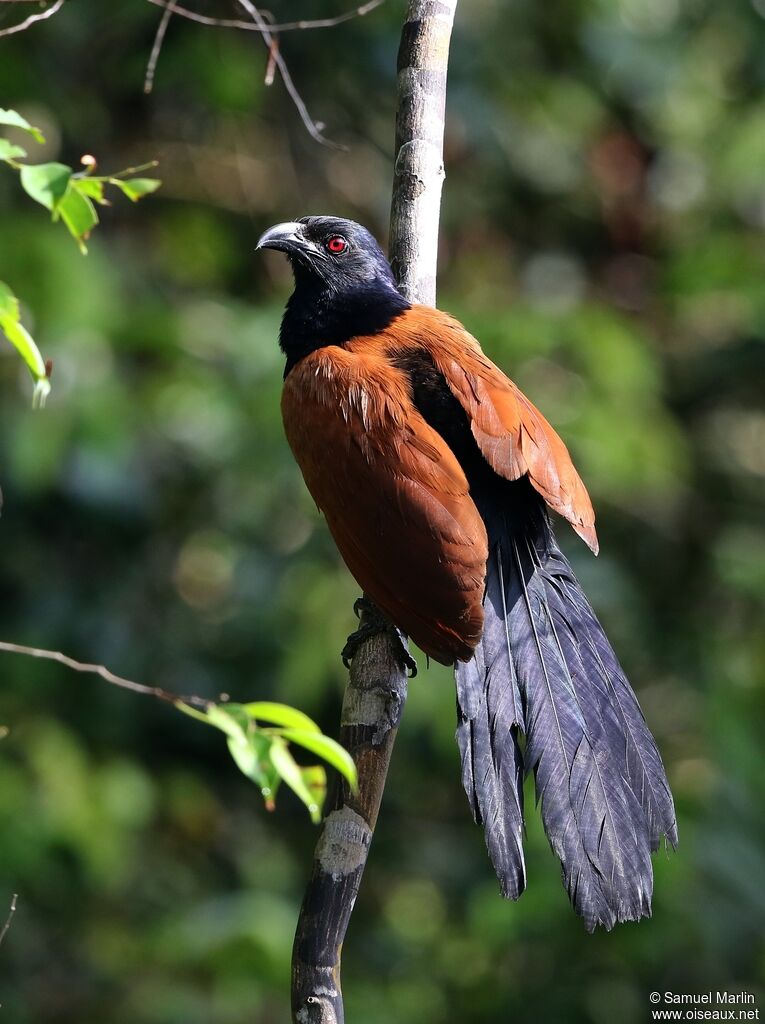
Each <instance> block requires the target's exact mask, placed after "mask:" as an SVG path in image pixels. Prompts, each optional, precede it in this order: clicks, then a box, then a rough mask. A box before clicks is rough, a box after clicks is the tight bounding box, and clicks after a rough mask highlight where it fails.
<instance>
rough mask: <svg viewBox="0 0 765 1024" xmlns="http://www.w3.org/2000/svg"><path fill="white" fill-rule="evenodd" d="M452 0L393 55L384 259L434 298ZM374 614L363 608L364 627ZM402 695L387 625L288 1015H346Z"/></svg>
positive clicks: (316, 870) (356, 698)
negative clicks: (358, 902)
mask: <svg viewBox="0 0 765 1024" xmlns="http://www.w3.org/2000/svg"><path fill="white" fill-rule="evenodd" d="M456 7H457V0H438V2H435V3H434V2H433V0H409V5H408V10H407V17H406V22H405V24H404V27H403V30H402V33H401V46H400V49H399V56H398V69H399V76H398V112H397V115H396V153H397V156H396V164H395V173H394V182H393V202H392V209H391V241H390V253H391V264H392V266H393V268H394V271H395V273H396V277H397V280H398V281H399V284H400V286H401V289H402V291H403V292H404V294H405V295H406V296H407V298H408V299H410V300H411V301H413V302H425V303H430V304H432V303H434V302H435V296H436V260H437V252H438V222H439V212H440V197H441V189H442V185H443V180H444V169H443V132H444V111H445V104H446V77H447V63H448V57H449V41H450V38H451V29H452V23H453V21H454V12H455V10H456ZM375 615H379V613H378V612H375V610H374V609H367V610H365V612H364V615H363V616H362V623H361V624H362V627H363V626H364V625H365V623H366V621H368V619H369V618H374V616H375ZM406 696H407V679H406V671H405V668H404V667H403V666H402V664H401V648H400V643H399V641H398V639H397V638H396V637H394V636H393V635H392V633H391V632H390V631H385V632H382V633H377V634H376V635H373V636H372V637H370V638H369V639H368V640H366V641H364V642H363V643H362V644H361V645H360V646H359V648H358V650H357V652H356V655H355V656H354V658H353V662H352V664H351V671H350V677H349V680H348V685H347V687H346V691H345V698H344V700H343V714H342V722H341V729H340V742H341V743H342V744H343V745H344V746H345V747H346V749H347V750H349V751H350V752H351V754H352V755H353V757H354V760H355V761H356V766H357V768H358V772H359V790H358V793H357V794H356V795H354V794H353V793H351V792H350V791H349V790H348V788H347V786H345V785H343V784H339V783H338V785H337V788H336V791H335V794H334V799H333V800H332V801H331V802H330V803H329V805H328V806H330V807H331V810H330V812H329V814H328V815H327V817H326V818H325V820H324V823H323V826H322V831H321V834H320V836H319V841H318V844H317V846H316V852H315V855H314V862H313V869H312V873H311V878H310V881H309V883H308V888H307V890H306V894H305V897H304V899H303V905H302V907H301V910H300V917H299V920H298V927H297V933H296V935H295V945H294V947H293V952H292V1020H293V1024H343V1021H344V1019H345V1015H344V1009H343V998H342V991H341V984H340V957H341V951H342V945H343V941H344V939H345V933H346V931H347V928H348V924H349V922H350V918H351V913H352V911H353V905H354V901H355V899H356V896H357V894H358V891H359V887H360V885H361V878H362V874H363V872H364V867H365V865H366V861H367V856H368V854H369V846H370V843H371V841H372V837H373V835H374V830H375V825H376V824H377V815H378V811H379V809H380V803H381V801H382V796H383V792H384V789H385V780H386V777H387V773H388V766H389V764H390V758H391V754H392V752H393V744H394V741H395V738H396V732H397V729H398V724H399V721H400V719H401V714H402V712H403V708H404V703H405V701H406Z"/></svg>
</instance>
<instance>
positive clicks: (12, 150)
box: [0, 139, 27, 160]
mask: <svg viewBox="0 0 765 1024" xmlns="http://www.w3.org/2000/svg"><path fill="white" fill-rule="evenodd" d="M26 155H27V152H26V150H25V149H22V148H21V146H16V145H15V144H14V143H13V142H11V141H10V140H9V139H0V160H17V159H18V158H19V157H22V156H26Z"/></svg>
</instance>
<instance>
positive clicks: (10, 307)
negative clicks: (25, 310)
mask: <svg viewBox="0 0 765 1024" xmlns="http://www.w3.org/2000/svg"><path fill="white" fill-rule="evenodd" d="M3 317H10V319H11V320H13V321H17V320H19V319H20V318H21V313H20V312H19V300H18V299H17V298H16V296H15V295H14V294H13V292H12V291H11V289H10V288H9V287H8V285H7V284H5V283H4V282H3V281H0V319H2V318H3Z"/></svg>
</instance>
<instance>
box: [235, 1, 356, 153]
mask: <svg viewBox="0 0 765 1024" xmlns="http://www.w3.org/2000/svg"><path fill="white" fill-rule="evenodd" d="M237 3H238V4H239V6H240V7H242V8H244V10H245V11H247V13H248V14H249V16H250V17H251V18H252V20H253V22H254V23H255V25H256V27H257V30H258V32H259V33H260V37H261V39H262V40H263V42H264V43H265V44H266V47H267V48H268V51H269V54H271V56H272V59H273V62H274V64H275V65H276V67H277V68H278V69H279V74H280V75H281V76H282V81H283V82H284V88H285V89H286V90H287V92H288V93H289V97H290V99H291V100H292V102H293V103H294V105H295V108H296V110H297V112H298V114H299V115H300V120H301V121H302V122H303V124H304V125H305V128H306V131H307V132H308V134H309V135H310V136H311V138H312V139H314V140H315V141H316V142H318V143H320V144H321V145H322V146H329V147H330V148H331V149H343V148H344V147H343V146H338V145H337V143H336V142H331V141H330V140H329V139H328V138H326V136H324V135H323V134H322V129H323V128H324V125H323V124H321V123H320V122H318V121H314V120H313V118H312V117H311V115H310V114H309V113H308V108H307V107H306V105H305V102H304V101H303V97H302V96H301V95H300V93H299V92H298V90H297V86H296V85H295V83H294V82H293V81H292V75H290V72H289V69H288V67H287V64H286V63H285V60H284V57H282V55H281V53H278V52H273V51H272V43H273V39H274V36H273V33H272V31H271V30H270V28H269V26H268V24H267V22H266V20H265V18H264V17H263V15H262V14H261V13H260V11H259V10H258V8H257V7H256V6H255V4H254V3H252V0H237Z"/></svg>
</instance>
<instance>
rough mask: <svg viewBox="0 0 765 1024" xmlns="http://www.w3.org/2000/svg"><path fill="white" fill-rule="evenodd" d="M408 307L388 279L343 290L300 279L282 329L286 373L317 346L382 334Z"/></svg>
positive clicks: (342, 342) (288, 305)
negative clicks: (361, 336)
mask: <svg viewBox="0 0 765 1024" xmlns="http://www.w3.org/2000/svg"><path fill="white" fill-rule="evenodd" d="M407 309H409V303H408V302H407V301H406V299H405V298H404V296H403V295H402V294H401V293H400V292H399V291H398V290H397V289H396V287H395V285H394V284H393V283H392V282H389V281H387V280H381V279H374V280H371V281H366V282H364V283H363V284H359V285H357V286H356V287H354V288H352V289H347V290H343V291H336V290H334V289H332V288H330V287H328V286H327V285H326V284H325V283H324V282H323V281H321V282H314V281H300V282H298V284H297V286H296V288H295V291H294V292H293V293H292V295H291V296H290V299H289V301H288V302H287V308H286V310H285V312H284V317H283V318H282V326H281V331H280V332H279V344H280V346H281V349H282V351H283V352H284V354H285V355H286V357H287V365H286V367H285V370H284V376H285V377H286V376H287V374H288V373H289V372H290V370H291V369H292V367H293V366H295V365H296V363H299V362H300V360H301V359H303V358H304V357H305V356H307V355H309V354H310V353H311V352H314V351H316V349H318V348H324V347H325V346H327V345H343V344H345V342H347V341H350V339H351V338H356V337H358V336H359V335H365V334H378V333H379V332H380V331H383V330H385V328H386V327H388V326H389V325H390V324H391V323H392V322H393V321H394V320H395V319H396V317H397V316H400V315H401V313H403V312H404V310H407Z"/></svg>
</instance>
